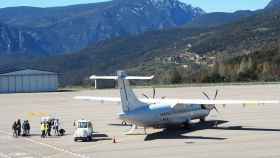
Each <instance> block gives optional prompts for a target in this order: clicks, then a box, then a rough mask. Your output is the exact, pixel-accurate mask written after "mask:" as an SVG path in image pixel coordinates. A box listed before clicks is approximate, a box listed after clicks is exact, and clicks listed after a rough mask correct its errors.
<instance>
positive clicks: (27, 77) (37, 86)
mask: <svg viewBox="0 0 280 158" xmlns="http://www.w3.org/2000/svg"><path fill="white" fill-rule="evenodd" d="M57 89H58V74H57V73H55V72H48V71H40V70H34V69H25V70H20V71H14V72H8V73H2V74H0V93H32V92H53V91H57Z"/></svg>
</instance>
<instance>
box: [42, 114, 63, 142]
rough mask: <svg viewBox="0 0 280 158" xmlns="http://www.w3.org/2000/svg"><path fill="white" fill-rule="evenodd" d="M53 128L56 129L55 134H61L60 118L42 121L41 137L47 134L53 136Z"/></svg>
mask: <svg viewBox="0 0 280 158" xmlns="http://www.w3.org/2000/svg"><path fill="white" fill-rule="evenodd" d="M52 129H53V130H54V135H56V136H59V135H60V132H59V121H58V119H51V120H47V121H43V122H41V133H42V134H41V137H42V138H46V137H47V136H51V131H52Z"/></svg>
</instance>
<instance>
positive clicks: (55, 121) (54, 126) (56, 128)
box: [53, 119, 59, 136]
mask: <svg viewBox="0 0 280 158" xmlns="http://www.w3.org/2000/svg"><path fill="white" fill-rule="evenodd" d="M53 129H54V134H55V135H56V136H58V135H59V133H58V129H59V122H58V120H57V119H55V120H53Z"/></svg>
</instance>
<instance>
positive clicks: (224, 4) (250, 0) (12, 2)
mask: <svg viewBox="0 0 280 158" xmlns="http://www.w3.org/2000/svg"><path fill="white" fill-rule="evenodd" d="M102 1H106V0H0V8H4V7H13V6H34V7H53V6H65V5H72V4H83V3H96V2H102ZM107 1H108V0H107ZM180 1H182V2H185V3H187V4H191V5H193V6H195V7H200V8H202V9H204V10H205V11H206V12H234V11H236V10H256V9H262V8H264V7H265V6H266V5H267V4H268V3H269V1H270V0H180Z"/></svg>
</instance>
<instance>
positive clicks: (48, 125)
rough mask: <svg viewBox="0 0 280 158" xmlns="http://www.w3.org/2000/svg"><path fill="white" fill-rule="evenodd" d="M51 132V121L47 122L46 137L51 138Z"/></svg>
mask: <svg viewBox="0 0 280 158" xmlns="http://www.w3.org/2000/svg"><path fill="white" fill-rule="evenodd" d="M51 130H52V121H51V120H49V121H48V122H47V133H48V136H51Z"/></svg>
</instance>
